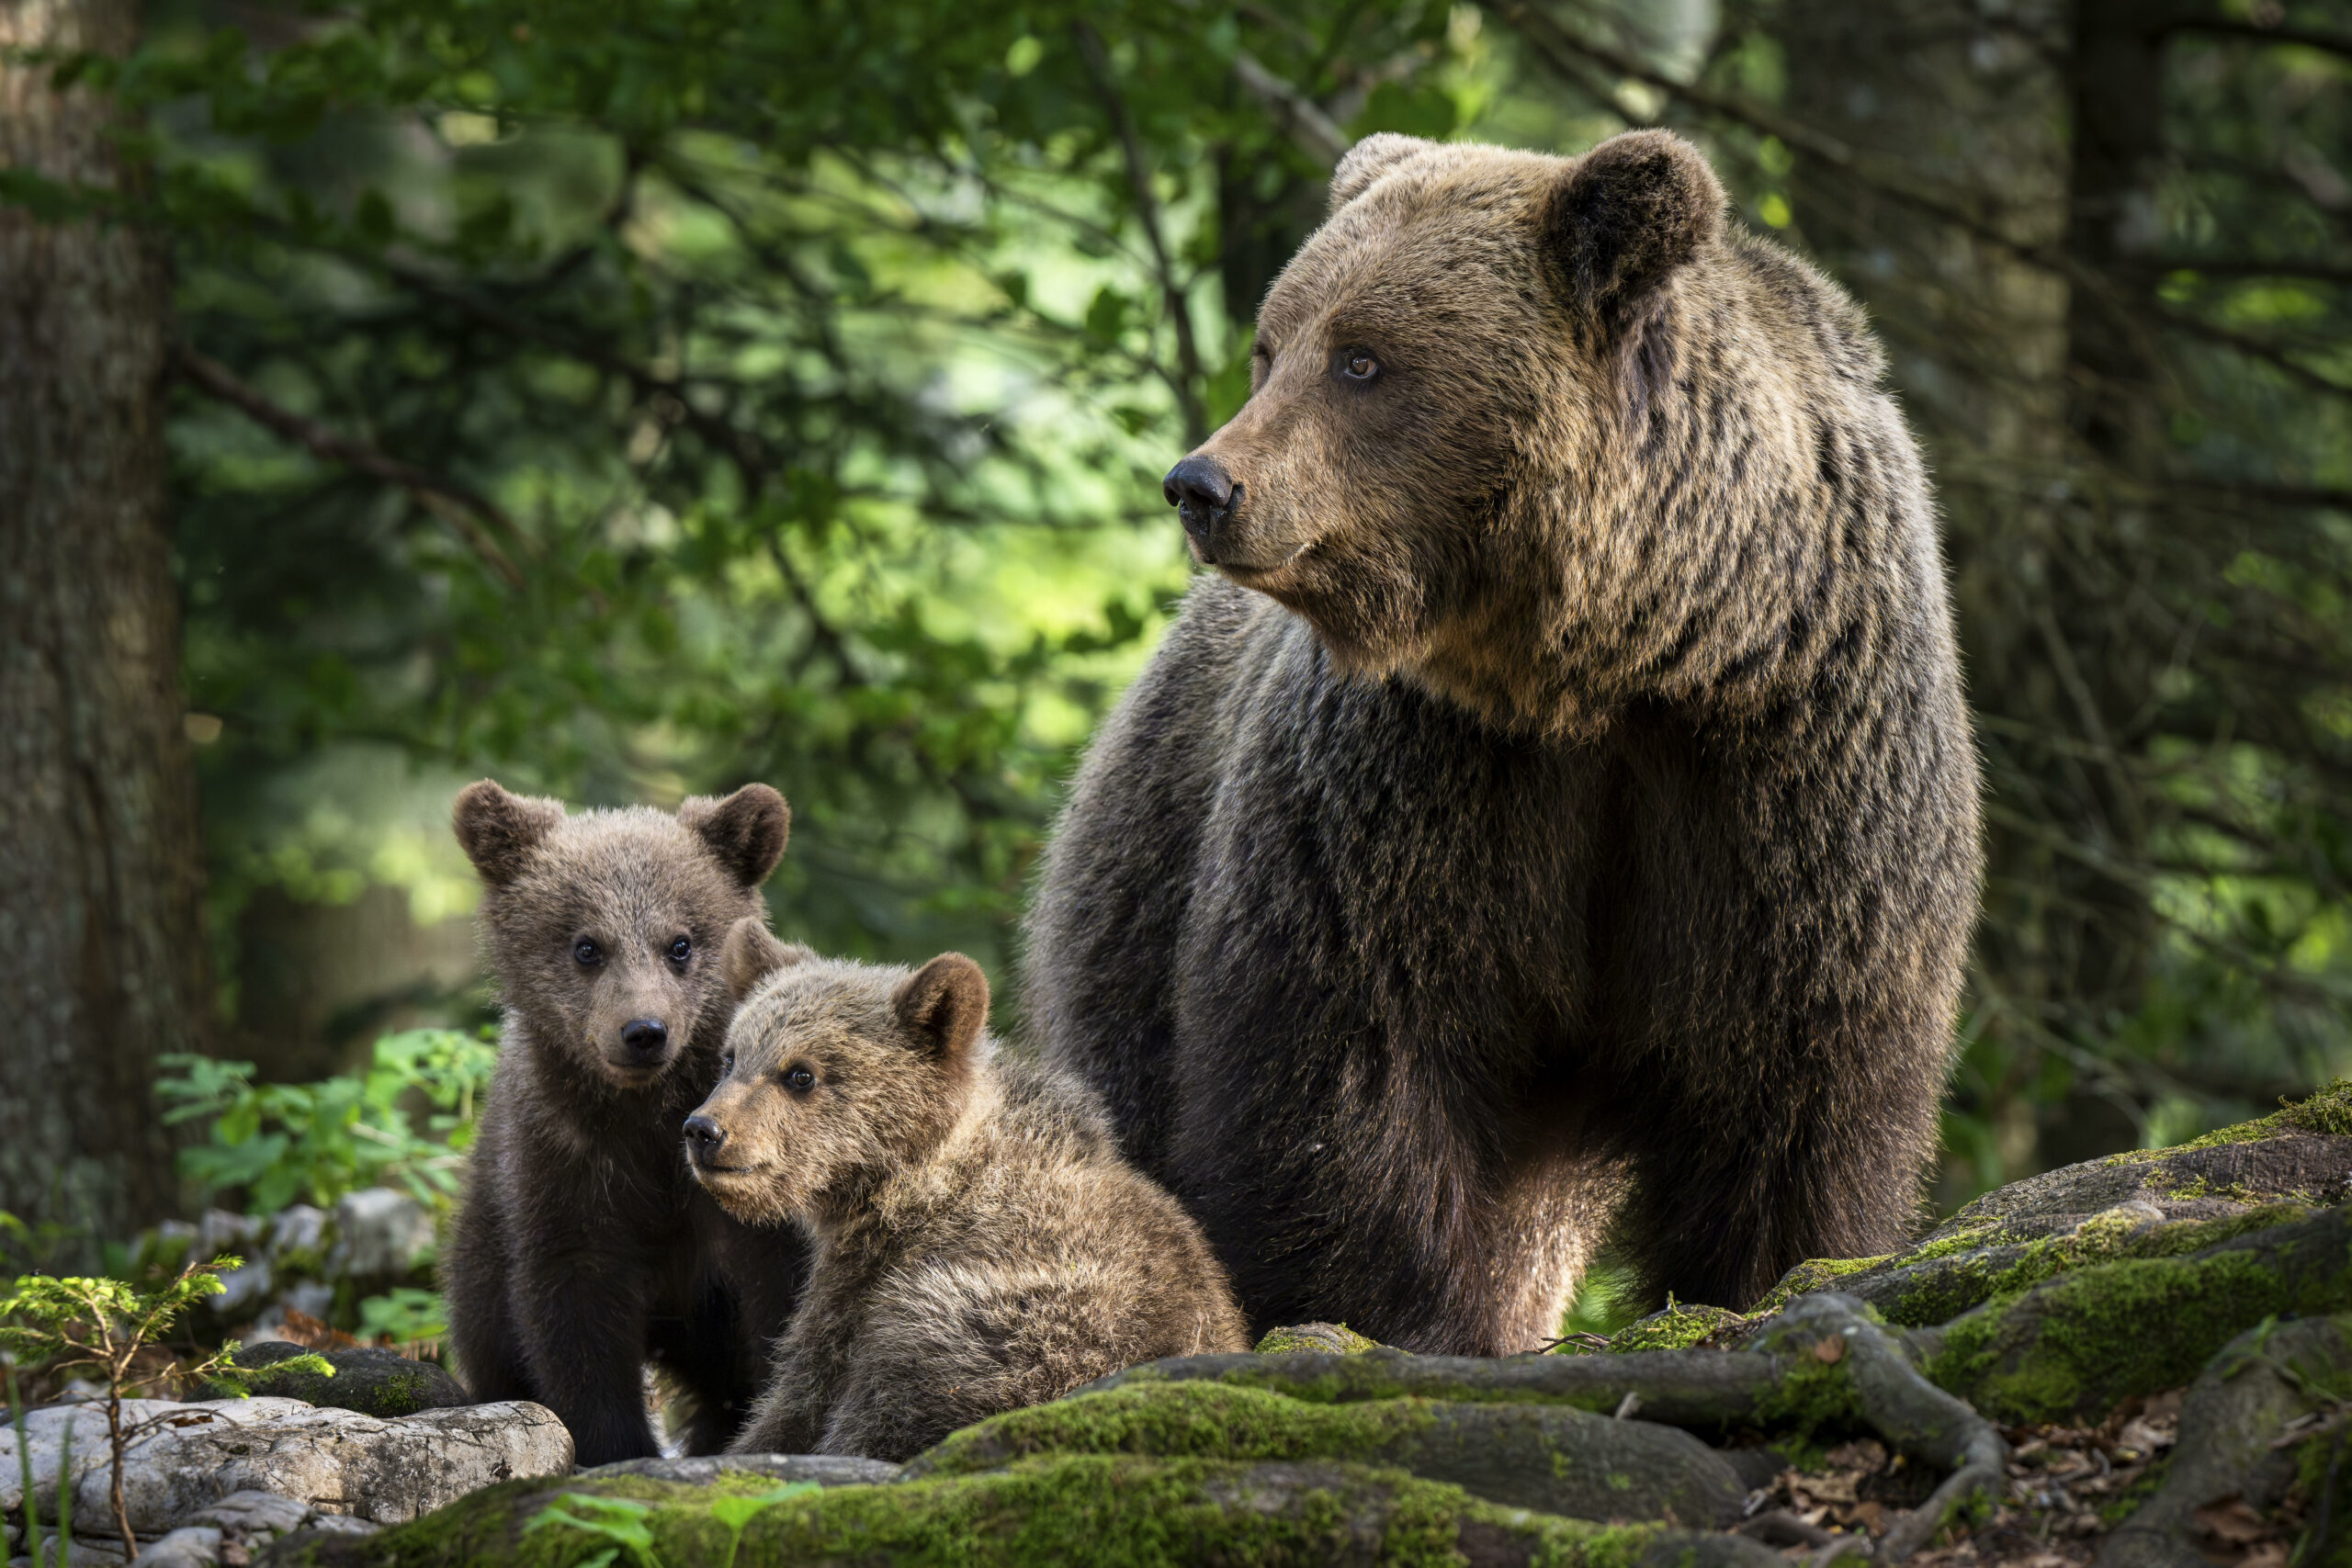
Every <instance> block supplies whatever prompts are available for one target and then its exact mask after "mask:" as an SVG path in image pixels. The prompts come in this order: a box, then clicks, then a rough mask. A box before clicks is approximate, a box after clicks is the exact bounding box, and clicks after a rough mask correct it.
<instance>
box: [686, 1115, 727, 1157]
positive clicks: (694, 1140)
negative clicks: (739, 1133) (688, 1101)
mask: <svg viewBox="0 0 2352 1568" xmlns="http://www.w3.org/2000/svg"><path fill="white" fill-rule="evenodd" d="M726 1142H727V1129H726V1128H724V1127H722V1126H720V1125H719V1124H718V1122H714V1121H712V1120H711V1119H710V1118H709V1117H707V1116H689V1117H687V1118H686V1157H687V1158H689V1159H708V1158H709V1157H710V1156H713V1155H715V1154H717V1153H718V1149H719V1145H722V1144H724V1143H726Z"/></svg>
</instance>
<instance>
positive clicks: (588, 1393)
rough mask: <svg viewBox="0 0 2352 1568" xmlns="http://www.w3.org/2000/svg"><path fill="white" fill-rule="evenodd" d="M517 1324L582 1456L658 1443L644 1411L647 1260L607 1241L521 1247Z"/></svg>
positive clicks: (650, 1452) (549, 1402)
mask: <svg viewBox="0 0 2352 1568" xmlns="http://www.w3.org/2000/svg"><path fill="white" fill-rule="evenodd" d="M516 1273H517V1275H518V1280H517V1288H516V1291H515V1307H516V1313H515V1317H516V1322H515V1331H516V1337H518V1338H519V1339H520V1340H521V1341H522V1347H523V1356H524V1359H525V1360H526V1362H527V1363H528V1365H529V1367H530V1372H531V1381H532V1382H533V1383H534V1384H535V1385H537V1390H538V1399H539V1402H540V1403H541V1404H545V1405H546V1406H547V1407H548V1409H550V1410H552V1411H554V1412H555V1413H556V1415H557V1416H558V1417H559V1418H560V1419H561V1421H562V1422H563V1424H564V1426H565V1427H567V1428H569V1429H570V1430H571V1446H572V1451H573V1455H574V1457H575V1458H576V1459H577V1460H578V1461H579V1462H580V1463H581V1464H583V1465H599V1464H611V1463H613V1462H614V1461H617V1460H625V1459H650V1458H652V1457H654V1456H656V1455H658V1454H659V1453H660V1452H661V1451H662V1450H661V1447H660V1445H658V1444H657V1443H655V1441H654V1440H653V1427H652V1425H651V1423H650V1422H649V1421H648V1420H647V1419H646V1413H645V1337H646V1302H645V1299H644V1290H643V1287H642V1285H641V1283H640V1280H641V1279H642V1275H643V1270H642V1269H640V1268H639V1267H638V1266H637V1264H636V1263H635V1261H634V1260H633V1259H631V1258H628V1257H626V1256H624V1255H623V1254H621V1253H620V1252H619V1251H618V1250H616V1249H614V1248H611V1247H586V1246H577V1245H575V1246H571V1247H563V1246H553V1247H549V1246H541V1247H526V1248H525V1249H524V1250H523V1255H522V1256H521V1257H520V1258H518V1259H517V1267H516Z"/></svg>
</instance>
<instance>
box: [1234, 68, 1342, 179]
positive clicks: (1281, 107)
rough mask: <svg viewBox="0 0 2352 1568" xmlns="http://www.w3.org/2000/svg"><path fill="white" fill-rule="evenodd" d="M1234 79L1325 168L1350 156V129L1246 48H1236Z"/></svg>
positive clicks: (1304, 150)
mask: <svg viewBox="0 0 2352 1568" xmlns="http://www.w3.org/2000/svg"><path fill="white" fill-rule="evenodd" d="M1233 79H1234V80H1235V81H1237V82H1238V83H1240V84H1241V86H1242V89H1243V91H1245V92H1247V93H1248V94H1249V95H1250V96H1251V97H1253V98H1255V99H1257V100H1258V101H1259V102H1260V103H1261V104H1263V105H1265V106H1266V108H1267V110H1268V112H1270V113H1271V114H1272V115H1273V117H1274V123H1275V124H1277V125H1279V126H1281V127H1282V128H1283V132H1284V133H1285V134H1286V135H1288V136H1289V137H1290V139H1291V140H1292V141H1295V142H1296V143H1297V144H1298V146H1299V148H1300V150H1301V151H1302V152H1306V155H1307V156H1308V157H1310V158H1313V159H1315V160H1316V161H1317V163H1319V164H1322V165H1323V166H1324V167H1325V168H1329V167H1331V166H1332V165H1333V164H1337V163H1339V161H1340V159H1341V158H1344V157H1345V156H1347V152H1348V149H1349V148H1350V147H1351V146H1352V145H1354V143H1353V142H1351V141H1350V140H1349V138H1348V133H1347V132H1346V131H1344V130H1340V128H1339V127H1338V126H1337V125H1335V124H1333V123H1332V120H1331V117H1330V116H1329V115H1328V114H1325V113H1324V112H1323V110H1322V109H1321V108H1320V107H1317V104H1316V102H1315V100H1314V99H1312V98H1310V97H1308V96H1306V94H1305V93H1302V92H1300V91H1299V90H1298V89H1297V88H1296V87H1294V86H1292V85H1290V84H1289V83H1288V82H1285V81H1283V79H1282V78H1281V77H1279V76H1277V75H1275V74H1274V73H1272V72H1271V71H1269V70H1267V69H1266V68H1265V67H1264V66H1263V65H1261V64H1260V63H1259V62H1258V57H1257V56H1256V55H1254V54H1251V53H1250V51H1248V50H1246V49H1244V50H1237V51H1235V52H1234V56H1233Z"/></svg>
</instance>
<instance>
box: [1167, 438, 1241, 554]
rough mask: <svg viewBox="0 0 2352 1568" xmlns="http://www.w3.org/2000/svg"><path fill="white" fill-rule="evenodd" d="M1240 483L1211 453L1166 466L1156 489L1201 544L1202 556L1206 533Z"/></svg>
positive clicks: (1188, 531) (1204, 551)
mask: <svg viewBox="0 0 2352 1568" xmlns="http://www.w3.org/2000/svg"><path fill="white" fill-rule="evenodd" d="M1239 488H1240V487H1239V486H1238V485H1237V484H1235V483H1234V482H1233V476H1232V475H1231V474H1228V473H1227V472H1226V471H1225V465H1224V464H1223V463H1220V462H1218V461H1217V460H1216V458H1215V457H1198V456H1194V457H1187V458H1185V459H1184V460H1183V461H1182V462H1181V463H1179V464H1177V465H1176V466H1175V467H1174V468H1170V469H1169V470H1168V477H1167V478H1166V479H1162V480H1160V482H1159V492H1160V493H1161V494H1162V495H1164V496H1166V497H1167V498H1168V504H1169V505H1170V506H1172V507H1174V508H1176V514H1177V516H1178V517H1179V518H1181V519H1182V521H1183V524H1184V532H1186V533H1187V534H1190V535H1191V536H1193V542H1194V543H1195V544H1197V545H1199V546H1200V547H1201V550H1202V553H1203V554H1204V556H1205V555H1206V553H1207V551H1208V545H1209V533H1210V530H1211V529H1213V528H1215V527H1216V525H1217V523H1218V522H1219V521H1220V520H1221V519H1222V518H1223V517H1224V515H1225V513H1226V511H1227V508H1228V507H1230V506H1231V505H1232V504H1233V496H1234V492H1235V491H1237V490H1238V489H1239Z"/></svg>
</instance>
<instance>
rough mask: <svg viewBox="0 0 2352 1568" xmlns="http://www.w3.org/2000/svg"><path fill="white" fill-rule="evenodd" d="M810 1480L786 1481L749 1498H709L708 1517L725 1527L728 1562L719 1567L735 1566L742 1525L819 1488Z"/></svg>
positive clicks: (740, 1541)
mask: <svg viewBox="0 0 2352 1568" xmlns="http://www.w3.org/2000/svg"><path fill="white" fill-rule="evenodd" d="M822 1490H823V1488H821V1487H820V1486H819V1485H818V1484H817V1483H815V1482H813V1481H787V1482H786V1483H784V1484H783V1485H781V1486H779V1487H777V1488H776V1489H775V1491H773V1492H762V1493H758V1494H756V1495H752V1496H749V1497H714V1498H712V1499H711V1500H710V1517H712V1518H714V1519H717V1520H718V1522H719V1523H720V1524H722V1525H725V1526H726V1527H727V1529H728V1532H729V1533H728V1537H727V1561H726V1562H723V1563H721V1564H720V1565H719V1568H735V1553H736V1552H737V1551H739V1550H740V1549H741V1547H742V1544H743V1527H744V1526H746V1525H748V1524H750V1523H751V1522H752V1520H753V1519H755V1518H758V1517H760V1516H761V1515H762V1514H764V1513H766V1512H767V1511H768V1510H769V1509H770V1508H773V1507H775V1506H776V1505H777V1504H778V1503H781V1502H784V1501H785V1500H786V1499H787V1498H791V1497H805V1496H807V1495H809V1493H811V1492H818V1491H822Z"/></svg>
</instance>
